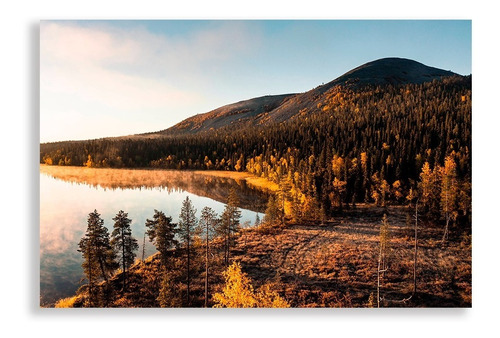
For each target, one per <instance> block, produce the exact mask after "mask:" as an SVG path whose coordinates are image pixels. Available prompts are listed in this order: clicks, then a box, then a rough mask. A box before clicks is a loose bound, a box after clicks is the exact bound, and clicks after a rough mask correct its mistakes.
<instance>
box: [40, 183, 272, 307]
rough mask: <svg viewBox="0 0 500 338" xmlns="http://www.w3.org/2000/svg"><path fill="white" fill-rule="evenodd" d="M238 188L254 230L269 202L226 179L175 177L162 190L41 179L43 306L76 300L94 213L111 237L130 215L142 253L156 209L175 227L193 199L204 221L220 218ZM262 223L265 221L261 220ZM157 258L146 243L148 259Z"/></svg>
mask: <svg viewBox="0 0 500 338" xmlns="http://www.w3.org/2000/svg"><path fill="white" fill-rule="evenodd" d="M231 187H235V188H236V189H237V191H238V195H239V196H240V199H241V204H240V207H241V210H242V219H241V222H242V223H243V222H245V221H247V222H250V224H254V222H255V218H256V214H257V213H258V212H262V211H263V208H264V205H265V200H266V197H265V196H263V195H262V193H259V192H256V191H253V190H251V189H248V188H247V187H246V185H245V184H244V182H238V181H234V180H230V179H223V178H216V177H214V178H212V177H210V178H208V177H201V176H196V175H193V174H189V175H187V174H182V173H180V174H175V175H172V176H171V177H170V180H169V181H168V182H165V181H164V182H162V184H161V186H159V187H154V186H152V185H149V186H137V187H134V186H132V185H130V186H118V185H116V183H113V185H110V186H106V185H105V184H103V185H101V184H92V183H91V182H89V184H86V183H84V182H81V181H80V182H77V181H73V182H71V181H66V180H62V179H57V178H54V177H52V176H49V175H47V174H42V173H41V174H40V195H41V196H40V293H41V295H40V299H41V304H42V305H44V304H51V303H53V302H54V301H55V300H57V299H59V298H63V297H67V296H70V295H73V294H74V292H75V291H76V289H77V288H78V287H79V285H80V284H79V282H80V280H81V278H82V276H83V271H82V269H81V263H82V258H81V254H80V253H79V252H77V249H78V242H79V240H80V238H81V237H82V236H83V235H84V233H85V231H86V229H87V216H88V214H89V213H90V212H92V211H93V210H94V209H97V212H99V213H100V214H101V218H103V219H104V225H105V226H106V227H108V229H109V230H110V232H111V229H112V226H113V221H112V218H113V217H114V216H115V215H116V213H117V212H118V211H119V210H124V211H125V212H127V213H128V215H129V218H131V219H132V223H131V226H132V235H133V236H134V237H135V238H136V239H137V240H138V242H139V244H140V248H139V250H138V252H137V257H138V258H140V255H141V253H142V242H143V235H144V231H145V222H146V219H147V218H151V217H152V216H153V214H154V209H157V210H161V211H163V212H164V213H165V214H166V215H169V216H172V219H173V221H174V222H177V221H178V215H179V213H180V209H181V207H182V201H183V200H184V199H185V198H186V196H189V198H190V199H191V200H192V202H193V205H194V206H195V208H196V209H197V216H199V214H200V212H201V209H203V207H205V206H209V207H211V208H213V209H214V210H215V211H216V212H217V213H218V214H221V213H222V211H223V209H224V203H223V202H225V201H226V199H227V195H228V191H229V189H230V188H231ZM259 217H260V218H262V215H261V214H259ZM154 252H155V248H154V246H153V245H152V244H151V243H149V241H148V240H147V239H146V245H145V254H146V256H149V255H151V254H153V253H154Z"/></svg>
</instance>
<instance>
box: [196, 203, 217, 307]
mask: <svg viewBox="0 0 500 338" xmlns="http://www.w3.org/2000/svg"><path fill="white" fill-rule="evenodd" d="M199 225H200V227H201V228H202V230H204V231H203V232H204V237H205V307H208V267H209V240H210V237H211V235H212V233H213V232H214V231H215V229H216V227H217V214H216V213H215V211H214V210H213V209H212V208H209V207H204V208H203V209H202V210H201V217H200V223H199Z"/></svg>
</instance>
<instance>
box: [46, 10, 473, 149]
mask: <svg viewBox="0 0 500 338" xmlns="http://www.w3.org/2000/svg"><path fill="white" fill-rule="evenodd" d="M384 57H403V58H408V59H413V60H415V61H418V62H421V63H423V64H426V65H428V66H432V67H437V68H442V69H445V70H451V71H453V72H456V73H459V74H462V75H468V74H471V57H472V46H471V21H470V20H406V21H400V20H368V21H367V20H363V21H359V20H358V21H355V20H226V21H224V20H208V21H207V20H191V21H183V20H166V21H165V20H150V21H144V20H142V21H140V20H135V21H127V20H111V21H104V20H91V21H89V20H87V21H74V20H73V21H60V20H59V21H41V23H40V141H41V142H53V141H63V140H84V139H94V138H101V137H109V136H123V135H131V134H137V133H145V132H153V131H158V130H162V129H166V128H168V127H170V126H172V125H174V124H176V123H178V122H180V121H182V120H184V119H186V118H188V117H190V116H193V115H196V114H199V113H205V112H208V111H210V110H212V109H215V108H218V107H220V106H223V105H226V104H230V103H234V102H237V101H241V100H245V99H250V98H253V97H259V96H263V95H273V94H285V93H298V92H305V91H307V90H310V89H312V88H314V87H316V86H318V85H320V84H322V83H327V82H329V81H331V80H333V79H335V78H337V77H339V76H340V75H342V74H344V73H345V72H347V71H349V70H351V69H352V68H355V67H357V66H360V65H362V64H364V63H366V62H370V61H373V60H376V59H379V58H384Z"/></svg>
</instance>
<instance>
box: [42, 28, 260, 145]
mask: <svg viewBox="0 0 500 338" xmlns="http://www.w3.org/2000/svg"><path fill="white" fill-rule="evenodd" d="M254 28H255V27H252V24H247V23H244V22H217V23H214V24H212V25H209V26H207V27H206V29H204V30H198V31H190V32H188V33H186V34H183V35H180V36H179V35H177V36H173V35H172V36H171V35H167V34H166V33H152V32H150V31H148V30H147V29H146V28H144V27H140V26H133V27H118V26H114V25H113V24H112V22H111V23H110V22H97V23H96V24H93V25H88V24H87V25H82V24H79V23H78V22H69V23H68V22H57V21H55V22H53V21H48V22H42V24H41V30H40V106H41V128H42V130H41V137H42V141H43V138H52V139H54V137H55V136H54V135H53V134H57V128H56V127H57V126H54V121H55V120H57V121H60V123H59V124H60V126H59V127H61V126H64V125H65V123H69V122H70V121H69V120H68V121H65V119H71V115H72V114H80V115H86V116H88V119H89V123H88V124H85V123H84V124H81V128H80V130H79V131H78V133H80V134H81V135H82V136H75V138H86V137H85V136H83V135H84V134H85V130H84V129H85V128H92V124H93V123H92V122H96V121H92V119H93V118H94V117H97V116H99V117H100V118H101V119H102V118H107V119H108V120H112V119H113V118H116V119H121V122H122V124H123V123H126V122H127V121H130V123H135V122H136V121H137V115H141V118H142V120H143V121H147V120H148V119H151V120H152V121H151V124H152V125H153V123H154V125H155V126H156V129H154V128H153V129H152V130H142V131H153V130H158V129H163V128H166V127H169V126H170V125H172V124H173V123H174V122H178V121H179V117H182V118H186V117H188V116H189V115H192V114H193V113H199V112H203V111H199V110H198V109H201V107H202V106H203V104H204V103H205V102H206V100H207V99H208V98H207V97H206V95H207V94H206V91H207V90H209V88H210V87H211V86H212V84H213V81H214V79H213V74H214V73H224V72H225V67H227V66H228V64H230V63H231V62H234V61H235V60H239V58H241V57H248V56H251V54H252V51H254V50H256V46H257V45H258V43H259V39H258V34H255V29H254ZM205 105H206V103H205ZM149 114H151V115H149ZM183 114H184V115H183ZM56 116H57V119H56ZM158 117H161V119H162V120H163V121H158V120H157V118H158ZM44 121H47V123H44ZM48 121H50V123H49V122H48ZM158 123H160V124H161V125H160V126H158ZM94 126H95V123H94ZM144 127H146V128H147V123H146V124H145V126H144ZM44 129H45V130H44ZM75 132H76V131H75ZM138 132H139V131H138ZM50 134H52V135H53V136H52V137H49V135H50ZM109 135H120V131H119V130H116V131H111V130H110V131H109ZM109 135H106V134H104V135H102V136H101V137H104V136H109Z"/></svg>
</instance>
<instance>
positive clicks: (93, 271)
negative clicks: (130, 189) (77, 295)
mask: <svg viewBox="0 0 500 338" xmlns="http://www.w3.org/2000/svg"><path fill="white" fill-rule="evenodd" d="M100 216H101V215H100V214H99V213H98V212H97V210H94V212H91V213H90V214H89V215H88V217H87V232H86V233H85V235H84V237H82V239H81V240H80V242H79V243H78V247H79V249H78V251H79V252H81V253H82V256H83V263H82V267H83V271H84V273H85V275H86V276H87V280H88V282H89V283H88V294H89V298H88V305H89V306H90V307H94V306H96V305H97V302H98V291H97V283H98V282H99V281H101V280H103V279H104V280H105V281H106V282H107V281H108V276H109V275H111V274H112V273H113V271H114V270H115V269H116V268H117V263H116V260H115V259H116V255H115V253H114V251H113V248H112V247H111V244H110V241H109V233H108V229H107V228H106V227H105V226H104V221H103V219H102V218H101V217H100Z"/></svg>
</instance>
